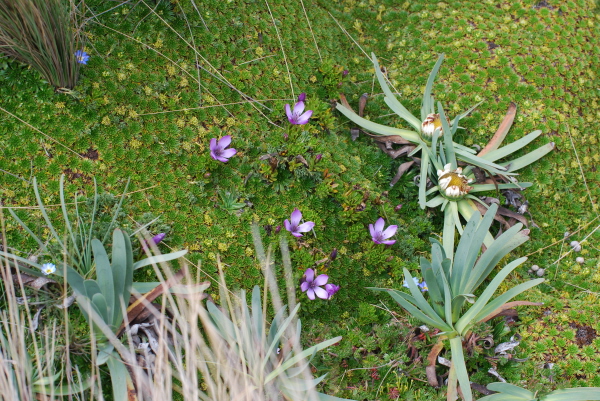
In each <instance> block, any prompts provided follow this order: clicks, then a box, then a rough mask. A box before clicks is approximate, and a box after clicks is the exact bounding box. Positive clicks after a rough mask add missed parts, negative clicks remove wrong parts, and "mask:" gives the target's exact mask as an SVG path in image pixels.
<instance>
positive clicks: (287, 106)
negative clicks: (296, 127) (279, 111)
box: [285, 104, 294, 124]
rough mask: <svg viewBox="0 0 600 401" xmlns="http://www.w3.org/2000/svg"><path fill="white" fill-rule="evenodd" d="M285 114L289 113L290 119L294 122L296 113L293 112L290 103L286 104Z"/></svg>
mask: <svg viewBox="0 0 600 401" xmlns="http://www.w3.org/2000/svg"><path fill="white" fill-rule="evenodd" d="M285 114H286V115H287V118H288V121H289V122H290V123H292V124H294V115H293V114H292V110H291V108H290V105H289V104H286V105H285Z"/></svg>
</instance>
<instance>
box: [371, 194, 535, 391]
mask: <svg viewBox="0 0 600 401" xmlns="http://www.w3.org/2000/svg"><path fill="white" fill-rule="evenodd" d="M497 207H498V206H497V205H492V206H491V207H490V209H489V211H488V212H487V213H486V214H485V216H484V217H483V218H482V217H481V215H480V214H479V212H475V213H473V215H472V216H471V218H470V220H469V222H468V223H467V226H466V227H465V230H464V232H463V234H462V237H461V239H460V242H459V244H458V247H457V248H456V251H455V252H453V255H447V254H446V253H445V252H444V248H443V246H442V244H440V243H439V242H438V241H437V240H435V239H431V243H432V247H431V257H432V259H431V261H429V260H427V259H425V258H421V274H422V276H423V279H424V280H425V282H426V283H427V287H428V293H429V300H427V299H425V297H424V296H423V294H422V293H421V288H420V287H418V286H417V284H415V282H414V281H413V277H412V276H411V274H410V273H409V271H408V270H407V269H404V277H405V280H406V283H407V285H408V286H409V289H410V293H411V295H407V294H406V293H404V292H402V291H398V290H393V289H381V288H373V289H374V290H377V291H387V292H388V293H389V294H390V295H391V296H392V298H394V300H396V302H398V303H399V304H400V305H401V306H402V307H403V308H404V309H406V310H407V311H408V312H409V313H410V314H411V315H412V316H414V317H415V318H417V319H419V320H421V321H422V322H424V323H426V324H427V325H430V326H432V327H435V328H438V329H440V330H441V331H442V333H441V334H440V339H442V338H446V339H448V340H449V341H450V346H451V352H452V367H451V368H450V375H449V382H448V400H454V399H456V393H457V386H456V382H457V380H458V383H460V385H461V389H462V393H463V396H464V399H465V400H466V401H471V400H472V399H473V396H472V394H471V386H470V384H469V375H468V373H467V367H466V365H465V358H464V353H463V348H462V340H463V338H465V337H466V336H467V335H468V334H469V332H470V331H471V330H472V328H473V326H475V325H476V324H478V323H480V322H483V321H486V320H487V319H489V316H490V315H493V314H494V313H497V311H498V310H502V308H503V305H505V304H506V303H507V302H508V301H510V300H511V299H512V298H514V297H515V296H517V295H519V294H520V293H522V292H523V291H525V290H527V289H529V288H531V287H534V286H536V285H538V284H540V283H542V282H543V281H544V279H541V278H540V279H536V280H531V281H528V282H526V283H523V284H519V285H517V286H516V287H513V288H512V289H510V290H508V291H506V292H504V293H503V294H502V295H500V296H499V297H497V298H495V299H494V300H491V298H492V296H493V295H494V293H495V292H496V290H497V289H498V287H499V286H500V285H501V284H502V282H503V281H504V280H505V279H506V277H508V275H509V274H510V273H511V272H512V271H513V270H514V269H516V268H517V267H518V266H519V265H521V264H522V263H523V262H525V261H526V260H527V258H525V257H523V258H520V259H517V260H515V261H513V262H511V263H509V264H508V265H506V266H505V267H503V268H502V269H501V270H500V272H499V273H498V274H497V275H496V277H494V279H493V280H492V281H491V282H489V284H487V285H485V286H484V287H485V288H484V289H483V291H482V293H481V295H479V297H478V298H476V296H475V295H474V294H475V292H476V291H477V289H478V288H479V287H480V286H482V284H484V282H485V281H486V279H487V277H488V276H489V275H490V273H491V272H492V270H494V268H495V267H496V265H497V264H498V263H499V262H500V260H502V258H504V257H505V256H506V255H507V254H508V253H509V252H510V251H512V250H513V249H514V248H516V247H517V246H519V245H521V244H522V243H524V242H525V241H527V240H528V239H529V237H528V234H529V230H521V228H522V227H523V225H522V224H517V225H515V226H513V227H511V228H510V229H509V230H507V231H506V232H504V233H503V234H502V235H501V236H500V237H498V238H497V239H496V240H494V241H493V242H492V243H491V244H490V245H489V246H488V247H487V249H486V251H485V252H483V253H481V247H482V245H483V243H484V238H485V235H486V233H487V231H488V229H489V227H490V225H491V224H492V221H493V219H494V216H495V214H496V208H497ZM452 235H454V231H452ZM452 256H454V257H452ZM467 303H469V304H472V305H471V307H470V308H468V309H466V310H465V306H466V305H467Z"/></svg>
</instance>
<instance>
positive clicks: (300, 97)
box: [298, 92, 306, 102]
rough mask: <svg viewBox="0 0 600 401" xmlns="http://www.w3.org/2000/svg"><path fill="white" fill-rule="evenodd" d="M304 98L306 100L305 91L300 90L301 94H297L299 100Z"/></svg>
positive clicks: (301, 100)
mask: <svg viewBox="0 0 600 401" xmlns="http://www.w3.org/2000/svg"><path fill="white" fill-rule="evenodd" d="M305 100H306V93H304V92H302V93H301V94H299V95H298V101H299V102H303V101H305Z"/></svg>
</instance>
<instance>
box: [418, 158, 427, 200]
mask: <svg viewBox="0 0 600 401" xmlns="http://www.w3.org/2000/svg"><path fill="white" fill-rule="evenodd" d="M428 170H429V155H428V154H427V152H421V172H420V179H419V206H420V207H421V209H425V205H426V203H427V198H426V196H425V191H426V190H427V172H428Z"/></svg>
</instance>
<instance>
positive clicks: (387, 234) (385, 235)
mask: <svg viewBox="0 0 600 401" xmlns="http://www.w3.org/2000/svg"><path fill="white" fill-rule="evenodd" d="M396 230H398V226H389V227H388V228H387V229H386V230H385V231H384V232H383V233H382V237H383V239H388V238H390V237H391V236H392V235H394V234H396Z"/></svg>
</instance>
